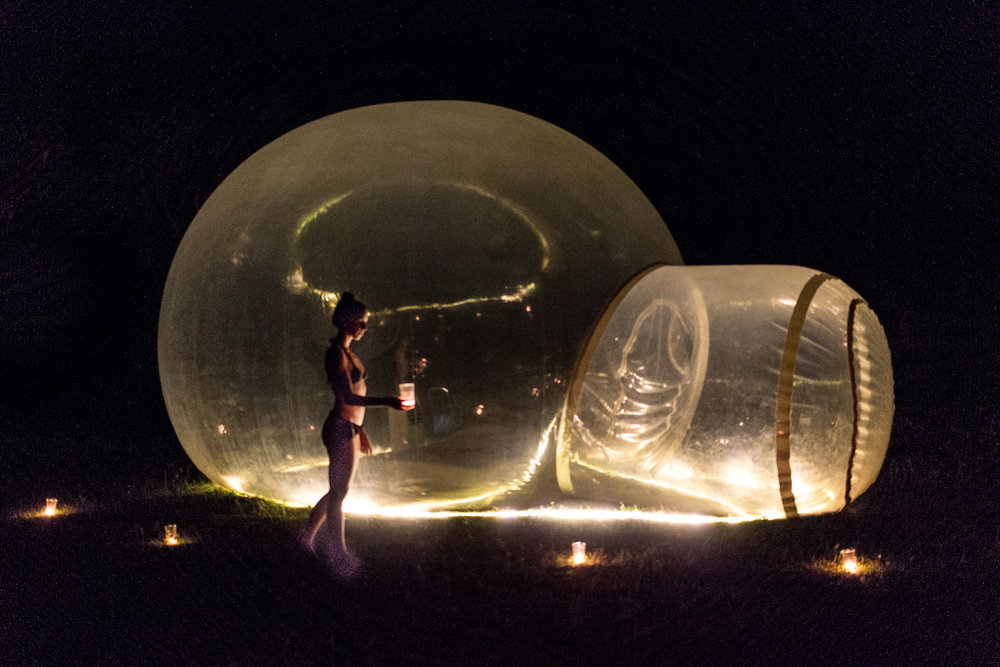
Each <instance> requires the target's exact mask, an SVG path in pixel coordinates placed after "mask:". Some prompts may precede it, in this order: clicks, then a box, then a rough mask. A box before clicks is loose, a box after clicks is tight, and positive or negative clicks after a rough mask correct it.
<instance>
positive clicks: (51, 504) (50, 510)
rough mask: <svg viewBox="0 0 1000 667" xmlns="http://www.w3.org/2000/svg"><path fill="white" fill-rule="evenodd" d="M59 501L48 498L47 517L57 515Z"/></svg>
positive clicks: (46, 501)
mask: <svg viewBox="0 0 1000 667" xmlns="http://www.w3.org/2000/svg"><path fill="white" fill-rule="evenodd" d="M58 503H59V501H58V500H57V499H56V498H46V499H45V516H54V515H55V513H56V505H57V504H58Z"/></svg>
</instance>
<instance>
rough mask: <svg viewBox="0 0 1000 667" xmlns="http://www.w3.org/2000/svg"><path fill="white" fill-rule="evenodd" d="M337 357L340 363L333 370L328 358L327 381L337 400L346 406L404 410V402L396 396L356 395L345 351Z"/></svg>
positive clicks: (341, 351)
mask: <svg viewBox="0 0 1000 667" xmlns="http://www.w3.org/2000/svg"><path fill="white" fill-rule="evenodd" d="M338 349H339V348H338ZM337 356H339V357H340V362H339V363H338V364H336V365H335V366H333V368H330V366H331V365H332V364H331V363H330V361H331V360H330V359H329V357H328V358H327V380H328V381H329V383H330V387H331V388H332V389H333V393H334V394H335V395H336V396H337V400H339V401H342V402H343V403H344V404H345V405H357V406H362V407H370V406H373V405H385V406H388V407H390V408H395V409H397V410H402V409H403V401H402V400H401V399H399V398H397V397H395V396H361V395H359V394H355V393H354V386H353V385H352V384H351V367H350V362H349V361H348V359H347V355H346V354H345V353H344V352H343V350H340V352H339V354H338V355H337Z"/></svg>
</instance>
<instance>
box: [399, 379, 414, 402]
mask: <svg viewBox="0 0 1000 667" xmlns="http://www.w3.org/2000/svg"><path fill="white" fill-rule="evenodd" d="M399 398H400V399H402V401H403V407H404V408H412V407H414V406H416V404H417V397H416V389H415V387H414V386H413V383H412V382H400V383H399Z"/></svg>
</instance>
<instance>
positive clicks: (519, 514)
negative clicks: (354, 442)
mask: <svg viewBox="0 0 1000 667" xmlns="http://www.w3.org/2000/svg"><path fill="white" fill-rule="evenodd" d="M344 512H345V513H347V514H350V515H352V516H367V517H374V518H383V519H453V518H457V517H477V518H484V519H546V520H555V521H643V522H647V523H664V524H689V525H705V524H712V523H744V522H746V521H758V520H763V519H766V518H767V517H763V516H740V517H732V516H703V515H700V514H677V513H671V512H650V511H643V510H639V509H619V510H614V509H594V508H587V507H536V508H532V509H523V510H515V509H501V510H483V511H457V510H436V509H433V507H415V506H398V507H365V506H364V504H363V503H351V502H350V498H348V499H347V500H346V501H344ZM775 518H777V517H775Z"/></svg>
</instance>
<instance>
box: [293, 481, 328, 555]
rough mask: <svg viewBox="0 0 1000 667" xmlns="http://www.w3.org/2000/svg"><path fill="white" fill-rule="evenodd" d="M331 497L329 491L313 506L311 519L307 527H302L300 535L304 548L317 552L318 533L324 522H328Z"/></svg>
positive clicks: (307, 522)
mask: <svg viewBox="0 0 1000 667" xmlns="http://www.w3.org/2000/svg"><path fill="white" fill-rule="evenodd" d="M329 497H330V493H329V492H327V493H325V494H324V495H323V497H322V498H320V499H319V501H317V503H316V505H314V506H313V508H312V511H311V512H310V513H309V520H308V521H306V525H305V528H303V529H302V534H301V535H300V536H299V543H300V544H301V545H302V548H303V549H306V550H308V551H311V552H313V553H315V552H316V546H315V544H314V543H315V541H316V533H318V532H319V530H320V528H322V527H323V524H324V523H326V517H327V502H328V499H329Z"/></svg>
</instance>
